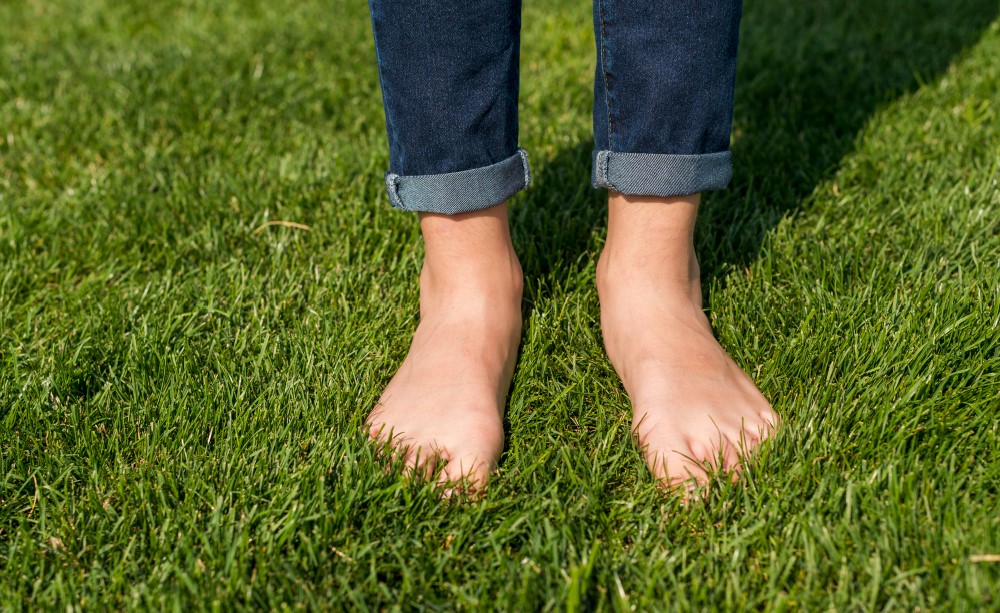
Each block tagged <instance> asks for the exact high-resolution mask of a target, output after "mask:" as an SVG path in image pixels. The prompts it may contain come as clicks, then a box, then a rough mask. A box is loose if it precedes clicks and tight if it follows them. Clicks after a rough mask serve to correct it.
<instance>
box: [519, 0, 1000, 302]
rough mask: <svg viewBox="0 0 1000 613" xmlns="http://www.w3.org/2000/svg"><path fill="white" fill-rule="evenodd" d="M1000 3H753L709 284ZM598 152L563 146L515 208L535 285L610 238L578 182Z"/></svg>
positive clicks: (701, 243)
mask: <svg viewBox="0 0 1000 613" xmlns="http://www.w3.org/2000/svg"><path fill="white" fill-rule="evenodd" d="M998 10H1000V6H998V4H997V2H996V0H883V1H879V2H864V1H862V0H830V1H826V2H795V1H794V0H775V1H770V2H753V3H747V5H746V6H745V8H744V18H743V25H742V31H741V41H740V58H739V69H738V76H737V86H736V108H735V111H734V124H733V147H732V150H733V155H734V163H735V170H734V173H735V174H734V177H733V182H732V184H731V186H730V188H729V189H728V190H725V191H722V192H716V193H713V194H710V195H709V196H708V197H707V198H706V200H705V205H704V206H703V210H702V213H701V217H700V219H699V229H698V239H697V245H698V251H699V257H700V260H701V268H702V275H703V279H704V281H705V283H704V284H703V286H704V287H706V288H707V287H709V286H710V285H711V280H712V279H713V278H716V277H719V276H722V275H725V274H726V272H727V270H729V269H730V268H731V267H733V266H741V265H745V264H747V263H749V262H751V261H752V260H753V259H754V258H755V257H756V256H757V254H758V252H759V250H760V248H761V245H762V244H763V241H764V239H765V237H766V235H767V233H768V231H769V230H771V229H772V228H773V227H774V226H775V225H776V224H777V223H778V222H779V221H780V220H781V219H782V218H783V217H785V216H787V215H793V214H795V213H796V212H797V211H798V210H800V208H801V206H802V203H803V200H804V199H805V198H806V197H807V196H808V195H809V194H810V193H811V192H812V191H813V190H814V189H815V187H816V185H817V184H818V183H820V182H822V181H823V180H824V179H825V178H827V177H829V176H830V175H831V174H832V173H833V172H834V171H835V170H836V169H837V166H838V163H839V162H840V160H841V159H842V158H843V157H844V156H845V155H846V154H847V153H849V152H850V151H851V149H852V148H853V147H854V142H855V138H856V136H857V134H858V133H859V131H860V130H861V129H862V128H863V127H864V125H865V123H866V121H868V118H869V117H871V116H872V114H873V113H874V112H875V111H876V110H878V109H879V108H881V107H883V106H885V105H887V104H889V103H891V102H892V101H893V100H895V99H896V98H898V97H899V96H900V95H903V94H905V93H907V92H911V91H914V90H916V89H917V88H918V87H919V86H920V85H922V84H923V83H926V82H931V81H934V80H936V79H937V78H938V77H939V76H940V75H941V73H942V72H943V71H944V70H945V69H946V68H947V67H948V65H949V64H950V63H951V62H952V61H953V60H954V59H955V57H956V55H958V54H960V53H961V52H962V51H963V50H964V49H966V48H968V47H970V46H972V45H973V44H975V43H976V41H977V40H978V39H979V37H980V36H981V34H982V32H983V30H984V29H985V28H987V27H988V26H989V24H990V23H991V22H992V21H993V20H994V19H995V18H996V17H997V14H998ZM591 148H592V145H591V143H590V142H589V141H588V142H581V143H578V144H577V145H575V146H571V147H568V148H566V149H563V150H561V151H560V152H558V153H557V155H556V156H555V157H554V158H553V159H552V160H549V161H548V162H547V163H546V164H545V165H544V168H540V171H539V173H538V178H539V181H538V183H537V185H536V188H535V189H534V190H531V191H529V192H528V193H529V195H528V196H527V197H526V201H527V202H526V204H525V205H524V206H523V207H520V210H517V211H516V215H515V219H516V220H517V221H520V222H524V223H525V225H527V226H528V227H529V229H527V230H525V232H524V235H523V236H516V240H517V242H518V245H517V246H518V251H519V252H520V253H522V254H523V257H522V263H523V265H524V267H525V274H526V280H527V281H528V285H529V288H530V286H532V285H534V284H535V283H536V282H538V283H543V282H544V281H543V279H544V278H545V277H546V276H547V275H548V273H549V272H550V271H554V270H556V269H564V266H565V265H566V264H571V263H572V262H574V261H576V260H577V259H578V258H579V257H580V256H581V255H582V254H584V253H585V252H586V251H587V250H588V249H593V248H594V247H595V246H596V245H597V244H599V242H600V240H601V239H600V236H601V235H603V227H604V225H605V217H604V213H605V211H604V196H603V194H597V193H594V192H593V190H591V188H590V187H589V185H586V186H581V180H580V178H581V177H584V176H588V177H589V172H590V154H591ZM532 191H533V192H534V193H532ZM533 299H534V296H531V295H530V293H529V300H533Z"/></svg>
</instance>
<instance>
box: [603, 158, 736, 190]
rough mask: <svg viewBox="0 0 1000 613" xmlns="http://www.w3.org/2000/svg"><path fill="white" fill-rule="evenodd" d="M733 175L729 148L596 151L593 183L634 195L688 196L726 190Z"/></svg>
mask: <svg viewBox="0 0 1000 613" xmlns="http://www.w3.org/2000/svg"><path fill="white" fill-rule="evenodd" d="M732 176H733V160H732V154H731V153H730V152H729V151H721V152H718V153H705V154H700V155H674V154H666V153H626V152H622V151H595V152H594V166H593V171H592V175H591V183H592V184H593V186H594V187H596V188H600V187H604V188H607V189H611V190H614V191H616V192H619V193H622V194H627V195H632V196H663V197H666V196H686V195H689V194H697V193H698V192H703V191H708V190H713V189H725V187H726V186H727V185H729V180H730V179H731V178H732Z"/></svg>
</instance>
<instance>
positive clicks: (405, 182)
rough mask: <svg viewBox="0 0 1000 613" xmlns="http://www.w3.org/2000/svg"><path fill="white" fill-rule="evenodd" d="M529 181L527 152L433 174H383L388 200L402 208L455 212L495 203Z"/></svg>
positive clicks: (405, 209)
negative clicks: (491, 162)
mask: <svg viewBox="0 0 1000 613" xmlns="http://www.w3.org/2000/svg"><path fill="white" fill-rule="evenodd" d="M530 184H531V168H530V166H529V165H528V153H527V152H526V151H525V150H524V149H518V150H517V152H516V153H514V155H512V156H510V157H509V158H507V159H505V160H502V161H500V162H497V163H496V164H490V165H489V166H480V167H479V168H470V169H468V170H460V171H458V172H448V173H443V174H436V175H405V176H404V175H397V174H393V173H391V172H387V173H385V187H386V190H387V191H388V192H389V202H391V203H392V206H394V207H396V208H397V209H401V210H404V211H422V212H426V213H444V214H445V215H457V214H458V213H468V212H470V211H478V210H481V209H487V208H489V207H491V206H496V205H498V204H500V203H502V202H504V201H505V200H507V199H508V198H510V197H511V196H513V195H514V194H516V193H517V192H519V191H521V190H522V189H524V188H525V187H527V186H528V185H530Z"/></svg>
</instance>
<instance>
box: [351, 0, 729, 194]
mask: <svg viewBox="0 0 1000 613" xmlns="http://www.w3.org/2000/svg"><path fill="white" fill-rule="evenodd" d="M369 7H370V9H371V16H372V29H373V31H374V35H375V48H376V55H377V59H378V67H379V77H380V80H381V85H382V97H383V102H384V104H385V116H386V130H387V132H388V136H389V172H387V173H386V175H385V179H386V188H387V191H388V193H389V200H390V202H391V203H392V204H393V206H395V207H397V208H400V209H403V210H409V211H429V212H438V213H446V214H456V213H462V212H468V211H474V210H478V209H482V208H486V207H489V206H493V205H496V204H500V203H501V202H503V201H505V200H506V199H508V198H509V197H511V196H512V195H514V194H515V193H517V192H518V191H519V190H521V189H523V188H524V187H526V186H527V185H528V184H529V183H530V180H531V172H530V169H529V167H528V159H527V155H526V154H524V152H523V150H521V149H519V148H518V146H517V96H518V78H519V70H518V62H519V45H520V26H521V17H520V12H521V1H520V0H369ZM740 15H741V2H740V0H659V1H655V0H594V33H595V38H596V41H597V66H596V71H595V79H594V145H595V147H594V166H593V173H592V177H591V181H592V184H593V185H594V187H604V188H608V189H613V190H616V191H619V192H622V193H626V194H637V195H653V196H674V195H681V194H692V193H696V192H700V191H704V190H710V189H722V188H724V187H725V186H726V185H727V184H728V183H729V179H730V176H731V174H732V162H731V159H730V155H729V152H728V148H729V132H730V129H731V122H732V108H733V87H734V83H735V72H736V44H737V34H738V29H739V21H740Z"/></svg>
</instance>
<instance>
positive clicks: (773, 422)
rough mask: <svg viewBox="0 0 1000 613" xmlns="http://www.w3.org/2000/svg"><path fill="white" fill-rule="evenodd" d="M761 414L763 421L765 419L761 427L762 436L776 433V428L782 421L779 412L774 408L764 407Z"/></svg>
mask: <svg viewBox="0 0 1000 613" xmlns="http://www.w3.org/2000/svg"><path fill="white" fill-rule="evenodd" d="M759 416H760V419H761V421H763V424H762V426H761V428H760V430H761V438H765V437H768V436H771V435H772V434H774V430H775V428H777V427H778V423H779V422H780V421H781V418H780V417H778V414H777V413H775V412H774V411H773V410H772V409H764V410H763V411H761V412H760V413H759Z"/></svg>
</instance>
